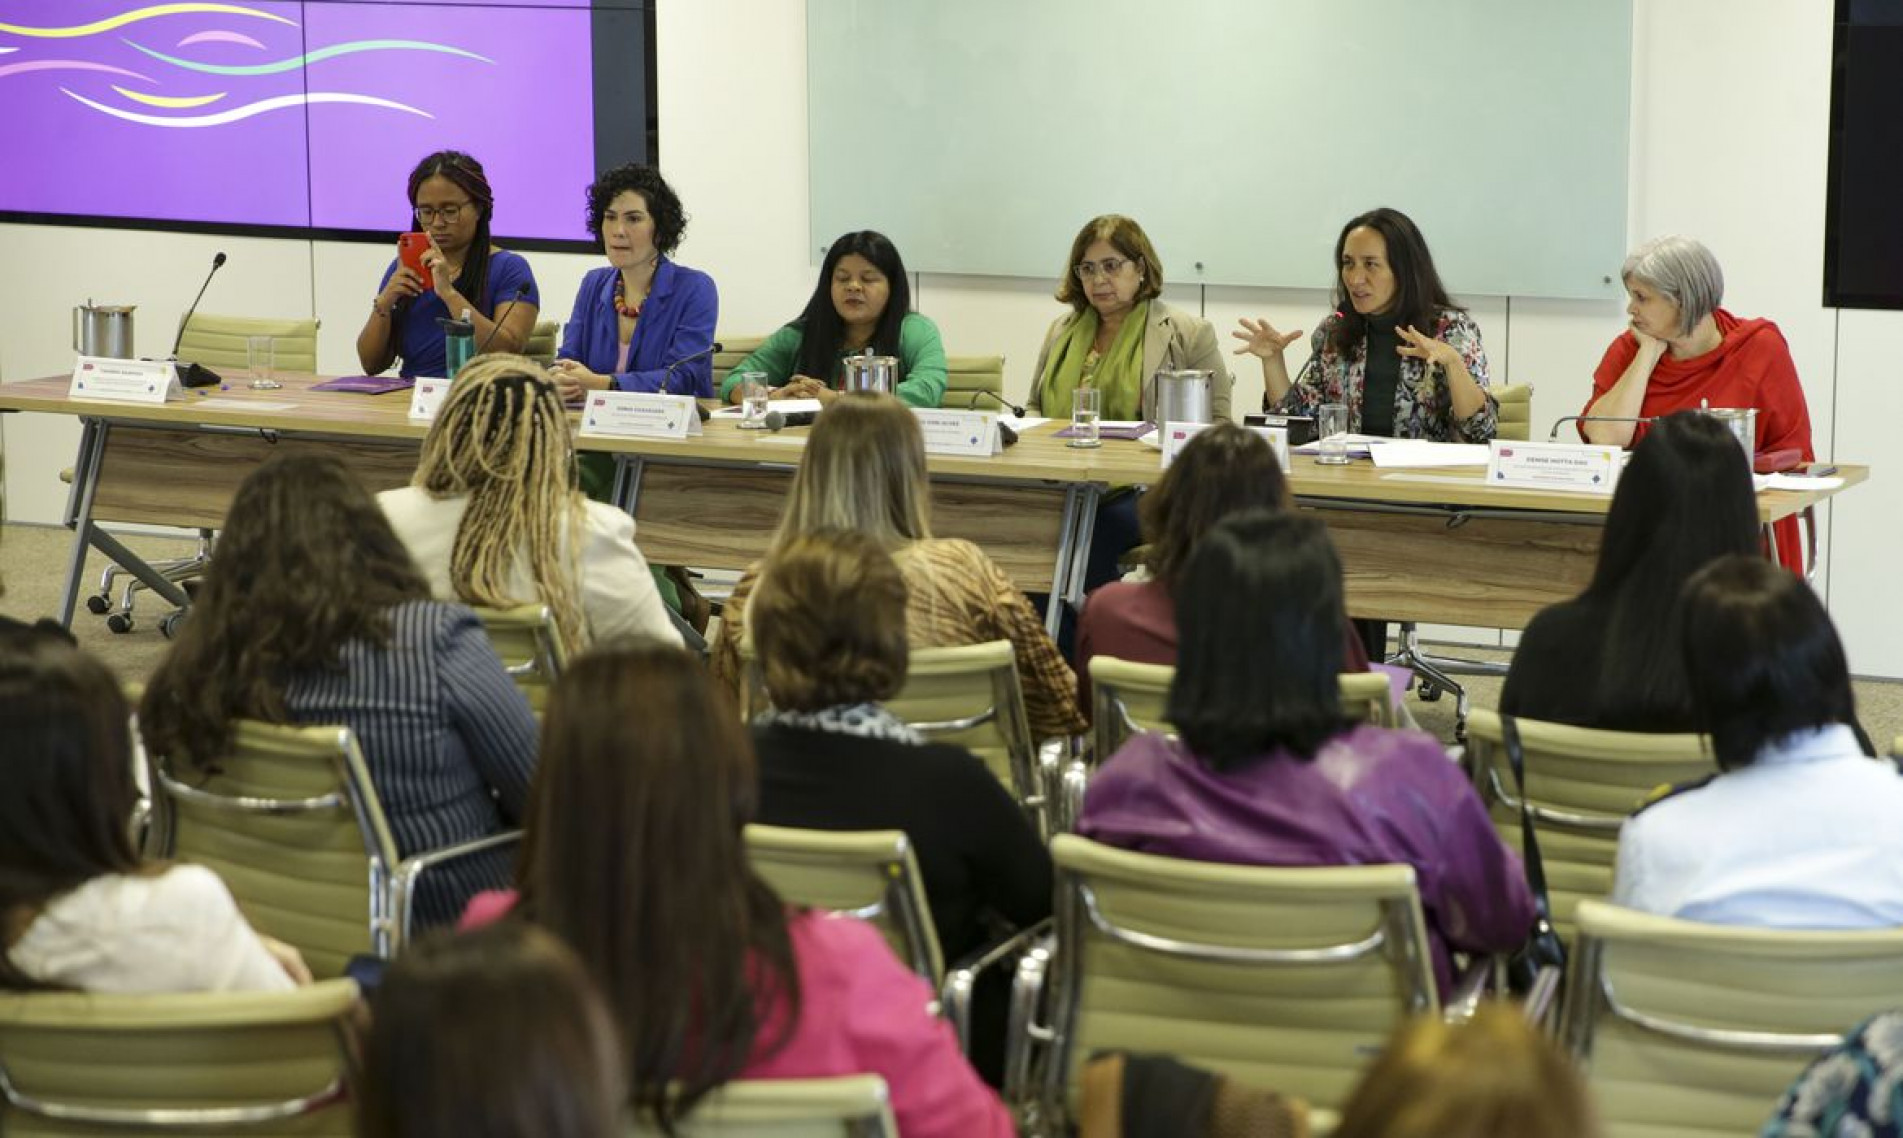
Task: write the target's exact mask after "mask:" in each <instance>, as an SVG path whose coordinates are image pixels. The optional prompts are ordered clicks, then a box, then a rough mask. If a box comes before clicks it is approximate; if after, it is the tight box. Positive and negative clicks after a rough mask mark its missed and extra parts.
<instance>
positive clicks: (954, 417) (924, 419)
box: [912, 407, 1004, 458]
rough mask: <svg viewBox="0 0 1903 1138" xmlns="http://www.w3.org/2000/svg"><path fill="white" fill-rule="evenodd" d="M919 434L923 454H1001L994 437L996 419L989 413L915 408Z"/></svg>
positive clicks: (998, 440) (999, 441)
mask: <svg viewBox="0 0 1903 1138" xmlns="http://www.w3.org/2000/svg"><path fill="white" fill-rule="evenodd" d="M912 412H913V414H915V415H917V416H918V426H919V430H920V431H921V432H922V433H923V434H924V435H925V453H926V454H962V455H975V456H977V457H980V458H984V457H988V456H990V455H994V454H1002V453H1004V440H1003V439H1002V438H1000V437H999V435H998V416H997V415H996V414H995V413H994V412H991V411H947V410H945V409H943V408H940V407H915V408H913V409H912Z"/></svg>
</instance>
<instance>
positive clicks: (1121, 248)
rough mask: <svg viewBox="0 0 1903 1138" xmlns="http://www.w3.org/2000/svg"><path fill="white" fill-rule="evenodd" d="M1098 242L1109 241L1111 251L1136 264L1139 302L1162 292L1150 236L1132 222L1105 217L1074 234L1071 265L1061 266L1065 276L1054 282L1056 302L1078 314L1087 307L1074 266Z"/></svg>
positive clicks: (1112, 215) (1160, 265) (1159, 261)
mask: <svg viewBox="0 0 1903 1138" xmlns="http://www.w3.org/2000/svg"><path fill="white" fill-rule="evenodd" d="M1098 241H1108V242H1109V243H1110V247H1111V248H1112V249H1115V250H1116V251H1117V252H1119V253H1121V254H1123V255H1124V256H1125V257H1128V258H1129V259H1130V260H1132V261H1135V262H1137V270H1138V271H1139V272H1140V273H1142V275H1143V280H1142V282H1141V283H1139V284H1138V285H1137V295H1136V298H1137V299H1138V300H1151V299H1154V298H1155V297H1157V296H1158V295H1160V294H1161V293H1162V292H1163V260H1162V258H1160V257H1158V256H1157V255H1156V246H1154V245H1152V244H1150V236H1149V234H1147V233H1145V232H1143V227H1142V226H1141V225H1138V224H1137V223H1136V222H1135V221H1134V220H1132V219H1131V218H1127V217H1125V216H1123V215H1122V214H1120V213H1106V214H1104V215H1103V216H1102V217H1093V218H1091V219H1090V220H1089V221H1086V222H1084V227H1083V228H1082V229H1080V230H1078V231H1077V239H1076V240H1075V241H1072V242H1071V243H1070V261H1069V263H1067V264H1066V265H1065V266H1064V275H1063V276H1061V277H1059V278H1058V280H1057V293H1056V295H1057V299H1058V300H1061V301H1063V302H1064V303H1065V304H1068V305H1070V306H1071V307H1072V308H1074V309H1076V310H1077V311H1079V312H1082V311H1083V310H1084V309H1086V308H1089V307H1090V298H1089V297H1088V296H1086V295H1085V294H1084V287H1083V284H1082V282H1080V281H1079V280H1078V279H1077V264H1078V262H1079V261H1082V260H1083V259H1084V251H1085V250H1087V249H1089V248H1090V247H1091V245H1093V244H1095V243H1096V242H1098Z"/></svg>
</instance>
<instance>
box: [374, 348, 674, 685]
mask: <svg viewBox="0 0 1903 1138" xmlns="http://www.w3.org/2000/svg"><path fill="white" fill-rule="evenodd" d="M377 501H378V503H379V504H380V505H381V506H382V507H383V512H384V513H385V514H386V515H388V517H389V519H390V525H391V526H393V527H394V528H395V529H396V533H397V536H398V537H400V538H402V539H403V544H404V545H405V546H407V547H408V548H409V551H410V556H412V557H414V558H415V559H416V564H417V566H418V567H419V568H420V569H422V570H423V576H424V577H425V578H426V579H427V580H428V581H429V585H430V588H431V590H432V591H433V592H434V593H435V594H436V596H437V597H439V598H441V599H442V600H446V601H461V602H462V603H464V604H469V605H480V606H485V607H490V608H508V607H510V606H513V605H521V604H530V603H536V602H539V603H542V604H545V605H547V606H548V607H549V609H550V611H552V612H553V613H554V614H555V627H556V629H557V630H558V631H559V632H560V634H561V638H562V641H563V643H564V644H565V645H566V646H567V648H568V650H569V651H570V652H571V653H572V652H579V651H580V650H581V649H582V648H584V647H585V646H586V645H587V644H588V642H589V641H590V640H591V639H606V638H608V637H613V636H622V635H637V636H646V637H650V638H653V639H655V640H660V641H662V642H664V643H668V644H679V643H681V634H680V632H679V631H677V629H676V627H675V624H674V622H673V620H672V618H670V617H669V616H668V613H667V606H666V605H665V604H663V603H662V602H661V596H660V594H659V593H658V592H657V591H655V587H654V575H653V573H652V572H651V571H650V570H649V569H648V563H647V560H646V559H645V558H643V557H642V556H641V551H640V550H639V549H636V548H635V545H634V519H633V518H631V517H629V516H628V515H627V514H626V513H625V512H624V511H621V510H617V509H615V508H614V507H613V506H608V505H604V504H602V503H600V502H593V501H590V500H588V499H587V498H586V497H584V496H583V495H582V493H581V491H580V490H579V489H577V483H576V468H575V451H574V446H573V444H572V443H571V441H570V439H569V432H568V415H567V412H566V411H565V410H564V409H563V407H562V397H561V396H560V395H559V394H558V393H557V392H556V390H555V385H554V383H552V382H551V381H550V380H549V377H548V373H547V372H545V371H543V370H542V369H541V367H540V366H539V365H537V364H536V363H535V361H534V360H530V359H527V358H524V357H522V356H503V355H497V356H487V357H484V358H483V359H480V360H477V361H476V362H474V363H472V364H470V365H469V366H468V367H466V368H464V369H463V371H462V374H461V375H460V376H458V377H457V378H456V383H455V385H454V386H453V387H451V388H450V392H449V395H448V397H446V398H445V399H444V400H443V406H442V409H441V410H440V411H438V412H437V414H436V422H435V423H433V424H431V426H430V432H429V436H428V437H427V438H425V439H424V440H423V456H422V459H421V460H420V461H419V462H418V464H417V467H416V477H415V478H413V479H411V481H410V484H409V485H408V486H405V487H403V488H401V489H398V490H385V491H384V492H383V493H381V494H379V495H377Z"/></svg>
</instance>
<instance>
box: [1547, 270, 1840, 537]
mask: <svg viewBox="0 0 1903 1138" xmlns="http://www.w3.org/2000/svg"><path fill="white" fill-rule="evenodd" d="M1619 278H1620V280H1621V281H1623V282H1624V284H1625V290H1626V295H1627V297H1628V298H1629V300H1628V303H1627V304H1626V316H1627V317H1628V323H1627V327H1626V330H1625V331H1623V332H1621V333H1620V334H1619V335H1618V336H1617V337H1616V338H1614V340H1613V341H1612V343H1611V344H1610V345H1608V346H1607V348H1606V354H1605V356H1604V357H1603V358H1601V359H1600V361H1599V366H1598V367H1597V368H1595V369H1594V370H1593V373H1592V398H1591V399H1590V400H1589V401H1588V402H1587V403H1586V409H1585V412H1584V413H1585V414H1587V415H1593V416H1603V417H1605V418H1606V419H1612V420H1617V419H1633V418H1639V417H1644V418H1648V419H1649V418H1654V417H1657V416H1660V415H1667V414H1670V413H1671V412H1673V411H1681V410H1685V409H1687V408H1693V407H1754V408H1756V409H1757V412H1758V416H1757V437H1756V438H1755V439H1754V440H1753V443H1754V447H1753V449H1754V450H1756V451H1757V452H1758V453H1760V454H1762V453H1767V452H1770V451H1795V452H1797V457H1798V458H1800V459H1802V460H1803V461H1805V462H1808V461H1810V460H1811V459H1813V458H1816V457H1817V453H1816V451H1814V450H1812V449H1811V432H1810V408H1809V407H1808V406H1807V405H1806V404H1805V402H1804V387H1803V385H1802V384H1801V383H1799V382H1798V379H1797V365H1796V364H1794V363H1793V362H1792V361H1791V348H1790V345H1789V344H1787V343H1785V342H1784V334H1783V333H1781V332H1779V331H1778V328H1777V325H1775V324H1773V323H1771V322H1770V321H1769V320H1761V319H1750V320H1740V319H1739V318H1738V317H1736V316H1733V315H1732V314H1731V313H1729V312H1726V311H1725V310H1724V309H1723V308H1722V307H1720V305H1722V304H1723V303H1724V299H1725V275H1724V272H1723V270H1722V269H1720V268H1719V267H1718V258H1717V257H1715V256H1713V255H1712V252H1711V250H1710V249H1707V248H1705V246H1704V245H1702V244H1700V243H1699V242H1697V241H1694V240H1692V239H1691V238H1689V237H1658V238H1654V239H1653V240H1651V241H1647V242H1646V243H1645V244H1643V245H1641V246H1639V248H1638V249H1637V250H1636V251H1635V252H1634V253H1633V254H1632V255H1631V256H1630V257H1627V258H1626V260H1625V266H1624V268H1622V269H1621V270H1620V273H1619ZM1645 428H1646V425H1645V424H1644V423H1633V422H1616V421H1610V422H1606V421H1602V422H1590V421H1582V422H1581V423H1580V424H1579V433H1580V436H1581V437H1582V438H1584V439H1586V441H1588V442H1595V443H1611V444H1614V445H1617V446H1631V445H1632V442H1633V440H1635V439H1638V438H1642V437H1643V436H1644V434H1645ZM1776 529H1777V546H1778V555H1779V558H1780V559H1781V560H1782V561H1783V562H1784V564H1785V565H1786V566H1787V567H1789V568H1790V570H1791V571H1792V572H1793V573H1802V572H1803V571H1804V553H1803V550H1802V549H1800V548H1799V545H1798V525H1797V519H1796V518H1794V517H1793V518H1786V519H1784V520H1781V521H1779V522H1778V523H1777V526H1776Z"/></svg>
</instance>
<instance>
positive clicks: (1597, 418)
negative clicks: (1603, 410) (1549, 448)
mask: <svg viewBox="0 0 1903 1138" xmlns="http://www.w3.org/2000/svg"><path fill="white" fill-rule="evenodd" d="M1656 421H1657V420H1656V419H1655V418H1653V417H1650V416H1645V415H1563V416H1561V417H1560V418H1558V419H1556V420H1554V421H1553V429H1552V430H1551V431H1550V432H1548V433H1547V435H1546V441H1547V442H1549V443H1550V442H1553V441H1555V440H1557V439H1558V438H1559V429H1560V427H1562V426H1564V425H1565V424H1567V423H1632V424H1635V425H1643V424H1646V423H1652V422H1656Z"/></svg>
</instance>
